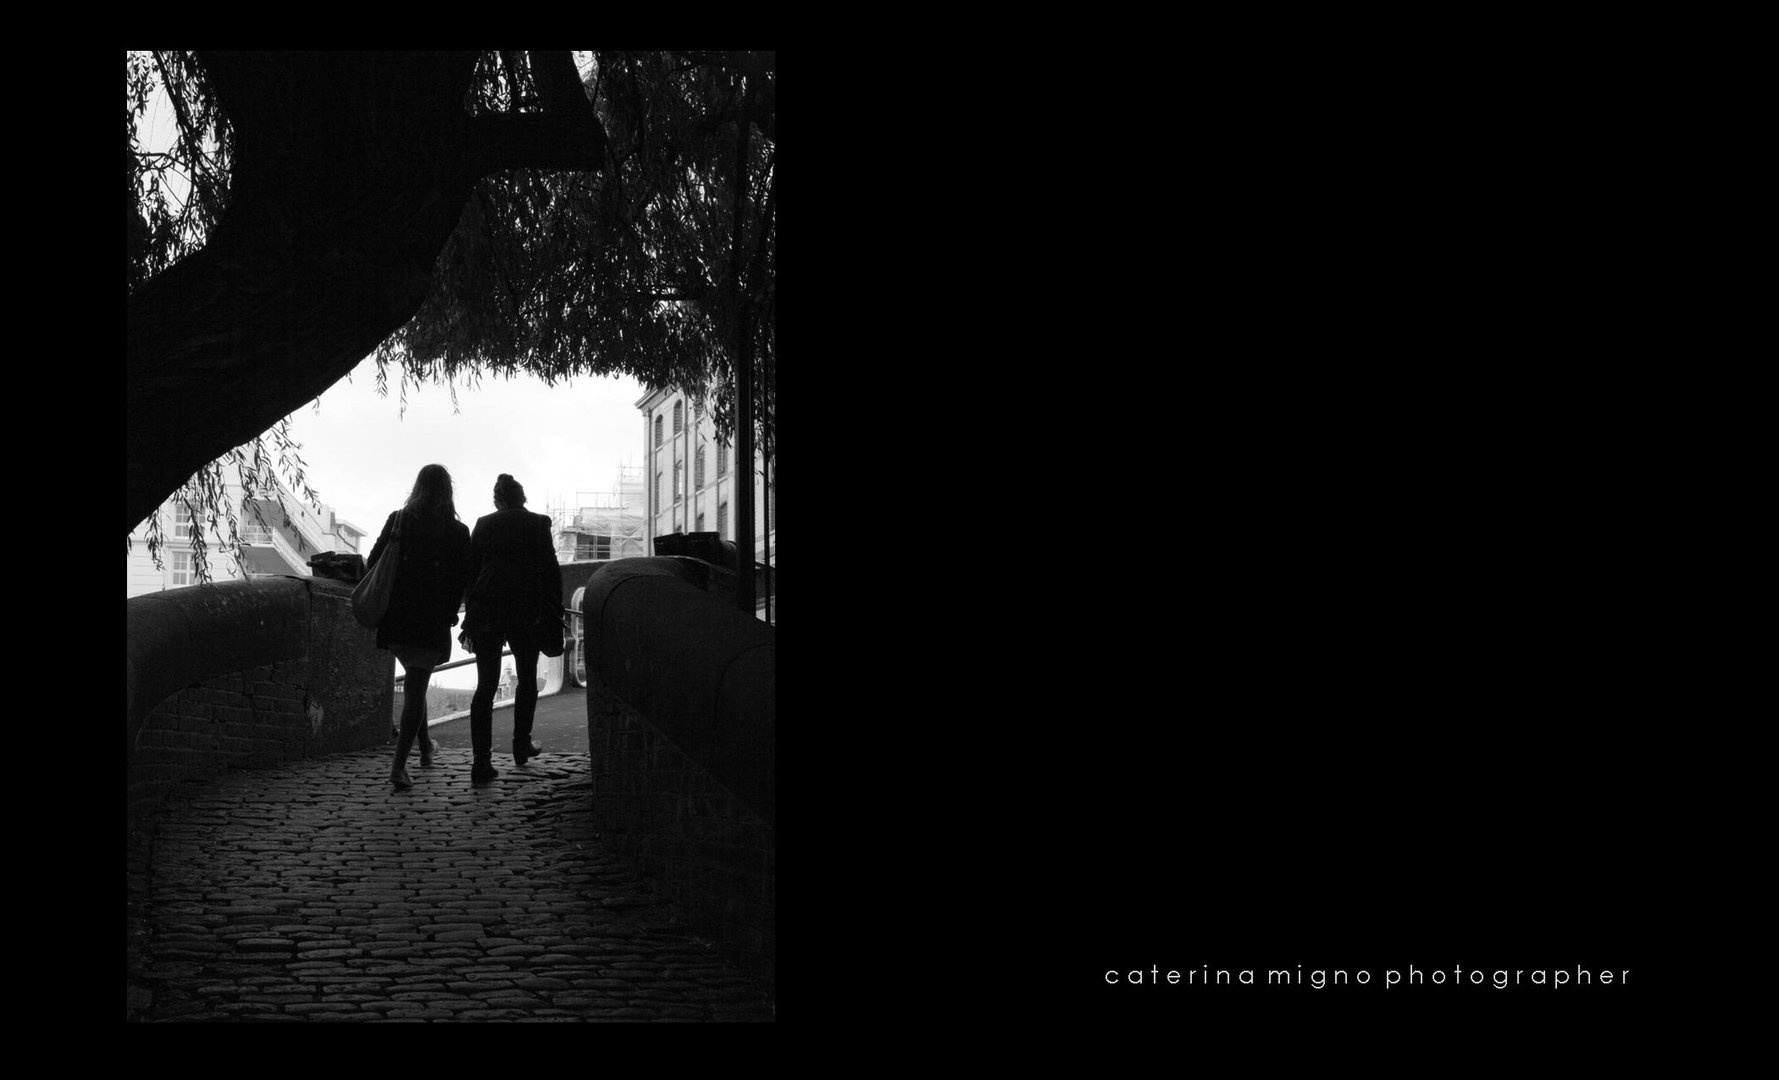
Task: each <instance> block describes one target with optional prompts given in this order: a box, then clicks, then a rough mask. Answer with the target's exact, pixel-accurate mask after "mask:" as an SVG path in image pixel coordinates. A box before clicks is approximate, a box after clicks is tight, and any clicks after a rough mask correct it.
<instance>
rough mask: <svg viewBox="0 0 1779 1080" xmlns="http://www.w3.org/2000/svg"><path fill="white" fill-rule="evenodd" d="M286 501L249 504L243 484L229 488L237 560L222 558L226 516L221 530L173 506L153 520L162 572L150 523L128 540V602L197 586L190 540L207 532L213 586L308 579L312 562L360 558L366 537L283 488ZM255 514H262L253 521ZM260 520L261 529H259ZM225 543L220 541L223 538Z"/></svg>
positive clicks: (221, 517)
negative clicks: (323, 557) (333, 556)
mask: <svg viewBox="0 0 1779 1080" xmlns="http://www.w3.org/2000/svg"><path fill="white" fill-rule="evenodd" d="M278 491H279V495H280V497H281V498H282V499H283V500H284V506H283V508H282V509H281V508H280V507H279V505H278V500H276V499H272V498H269V497H261V496H254V497H251V498H249V497H248V496H247V493H246V491H245V490H244V489H243V488H242V487H241V486H240V485H238V484H230V485H229V486H228V488H227V490H226V494H225V496H224V497H225V498H226V499H227V500H228V503H229V506H230V508H232V509H233V510H234V513H235V520H236V522H237V526H238V529H239V531H240V535H241V551H240V555H239V557H238V558H237V557H235V556H233V555H231V554H230V553H228V552H226V551H224V550H223V544H224V543H225V541H226V540H227V532H228V524H227V514H226V513H223V512H222V510H221V508H219V509H218V514H217V529H212V528H211V527H210V526H209V524H208V523H207V522H204V521H195V522H194V521H193V520H192V519H191V516H190V515H189V514H188V513H187V512H186V509H185V508H184V507H183V506H176V505H175V504H174V501H173V500H171V499H169V500H168V501H167V502H165V503H163V504H162V505H161V508H160V509H159V510H157V511H155V513H156V514H157V515H158V516H159V518H160V522H161V537H162V539H163V540H164V541H165V546H164V547H163V548H162V549H161V564H162V565H161V566H160V567H158V568H157V567H156V566H155V564H154V557H153V556H152V555H151V554H150V553H149V550H148V522H147V521H146V520H145V521H143V522H142V524H140V525H138V526H136V528H135V530H134V531H132V532H131V533H130V551H129V566H128V573H127V576H128V590H129V593H128V594H129V595H130V596H140V595H142V594H144V593H151V592H159V591H161V590H162V589H177V588H181V587H183V586H186V585H195V584H197V573H196V569H195V567H194V565H193V556H192V533H193V531H194V530H202V533H203V540H204V554H205V560H206V562H207V563H208V565H209V568H210V580H212V581H218V582H220V581H238V580H240V579H242V578H255V577H267V576H271V575H280V574H294V575H297V576H300V577H308V576H310V570H309V559H310V558H311V557H312V556H314V555H315V554H316V553H318V552H322V551H342V552H357V553H359V554H363V552H361V551H359V545H360V543H361V542H362V541H363V540H364V538H365V536H366V533H365V531H364V530H363V529H361V528H359V527H358V526H357V525H354V524H353V523H352V522H350V521H347V520H346V519H345V518H342V517H339V516H338V515H336V514H335V513H334V511H333V508H332V507H330V506H325V505H324V506H322V508H321V510H320V512H319V513H318V512H316V511H315V510H313V509H311V508H310V507H309V506H308V505H306V504H305V503H304V502H303V501H302V500H301V499H298V498H297V497H296V496H294V495H292V494H291V493H290V492H289V491H287V490H285V489H284V487H283V485H282V484H280V485H279V489H278ZM256 511H257V513H256ZM262 518H263V521H262ZM219 530H220V531H221V532H222V534H223V535H222V536H218V535H217V532H218V531H219Z"/></svg>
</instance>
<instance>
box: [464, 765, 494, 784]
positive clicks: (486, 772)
mask: <svg viewBox="0 0 1779 1080" xmlns="http://www.w3.org/2000/svg"><path fill="white" fill-rule="evenodd" d="M499 775H500V770H499V769H497V768H495V767H494V766H492V765H490V764H488V763H487V762H486V761H478V762H476V763H475V764H474V765H472V766H471V767H470V770H469V779H470V782H471V783H472V784H486V783H487V782H488V781H490V780H493V779H494V778H495V777H497V776H499Z"/></svg>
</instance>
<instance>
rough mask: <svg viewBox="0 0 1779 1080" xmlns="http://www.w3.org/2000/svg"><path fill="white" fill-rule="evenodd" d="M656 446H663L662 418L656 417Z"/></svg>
mask: <svg viewBox="0 0 1779 1080" xmlns="http://www.w3.org/2000/svg"><path fill="white" fill-rule="evenodd" d="M655 445H656V446H660V445H661V417H660V416H656V417H655Z"/></svg>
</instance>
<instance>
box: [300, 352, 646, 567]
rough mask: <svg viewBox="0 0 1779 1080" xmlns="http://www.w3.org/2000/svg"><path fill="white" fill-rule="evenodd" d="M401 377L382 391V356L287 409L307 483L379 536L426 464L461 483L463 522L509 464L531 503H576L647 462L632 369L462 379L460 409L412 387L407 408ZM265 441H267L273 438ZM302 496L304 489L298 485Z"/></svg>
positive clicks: (471, 521) (489, 508)
mask: <svg viewBox="0 0 1779 1080" xmlns="http://www.w3.org/2000/svg"><path fill="white" fill-rule="evenodd" d="M397 378H398V376H397V374H396V372H395V371H393V370H391V372H390V386H389V395H388V396H387V397H379V396H378V395H377V382H376V365H375V363H373V362H372V361H370V360H368V359H367V360H365V361H364V362H362V363H360V364H359V366H358V367H357V368H356V369H355V370H354V371H353V372H352V375H351V376H350V379H341V380H340V381H339V382H337V383H335V384H334V385H333V386H331V387H329V388H328V390H327V392H326V393H324V394H322V395H321V397H320V399H319V401H320V408H319V410H317V408H316V406H315V404H314V403H311V404H309V405H305V406H303V407H302V408H300V409H298V410H297V411H296V412H295V413H293V414H292V415H291V425H290V429H291V435H292V436H293V437H294V438H295V439H296V441H297V442H298V443H300V444H302V445H301V449H300V450H298V451H297V452H298V454H299V455H300V456H301V457H302V459H303V463H304V471H305V473H306V475H307V479H308V482H309V486H310V487H312V488H314V489H315V493H316V495H317V497H319V498H320V500H321V501H322V503H324V504H325V505H328V506H332V507H333V508H334V510H335V512H336V513H338V514H339V515H340V516H341V517H343V518H345V519H346V520H348V521H350V522H352V523H353V524H354V525H357V526H358V527H360V528H361V529H365V530H366V531H368V532H370V533H371V534H372V535H371V538H370V539H368V540H366V541H365V542H364V543H363V544H362V545H361V552H360V553H361V554H367V555H368V554H369V553H370V545H371V544H372V543H374V542H375V539H376V533H377V532H378V531H379V530H380V529H381V528H382V526H383V519H384V518H385V517H387V516H388V514H389V512H390V511H391V510H394V509H396V508H397V507H398V506H400V505H401V503H402V501H403V500H405V499H406V498H407V497H408V492H409V491H410V490H412V489H413V486H414V477H415V475H416V474H417V473H419V471H420V469H421V467H422V466H424V465H430V464H434V463H437V464H440V465H443V466H444V467H445V468H446V469H448V470H450V472H451V478H452V480H453V481H455V483H456V500H457V515H458V517H460V518H462V519H463V521H464V524H466V525H469V526H471V527H472V528H473V527H474V526H475V522H476V519H477V518H478V517H481V516H482V515H483V514H488V513H492V512H493V511H494V496H493V491H494V478H495V477H497V476H499V475H500V474H501V473H503V472H505V473H512V474H513V478H514V479H516V480H518V481H519V482H520V483H521V484H523V485H525V495H526V499H527V502H526V509H528V510H535V511H537V512H539V513H543V512H544V511H546V510H547V509H549V508H550V507H552V506H578V505H580V504H579V502H578V501H576V495H577V493H579V492H590V493H600V492H611V491H616V490H617V479H618V467H619V466H620V465H641V464H643V462H644V460H645V459H644V456H643V454H644V441H643V420H642V413H641V412H640V411H638V409H637V407H636V403H637V402H638V401H640V400H641V399H642V397H643V394H644V393H645V391H644V389H643V387H642V384H641V383H639V382H637V381H636V380H635V379H631V378H627V377H626V378H576V379H574V380H572V381H570V382H567V383H563V382H558V383H557V384H556V385H555V386H554V387H548V386H545V385H544V383H543V380H541V379H537V378H532V377H519V378H514V379H511V380H506V379H500V378H492V379H490V378H484V379H483V380H482V381H481V383H480V384H479V385H477V386H474V387H466V386H462V385H459V386H458V388H457V406H456V411H455V412H453V409H452V403H451V394H450V391H449V389H448V388H446V387H443V386H435V385H433V384H430V383H428V384H426V385H423V386H421V387H419V388H417V389H416V388H415V387H413V386H410V387H409V388H408V403H407V409H406V412H405V413H404V412H403V411H402V407H401V403H400V398H399V391H398V388H397V385H396V381H397ZM268 449H271V446H270V443H269V442H268ZM298 494H299V495H300V494H301V493H300V492H299V493H298Z"/></svg>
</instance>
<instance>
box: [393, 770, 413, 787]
mask: <svg viewBox="0 0 1779 1080" xmlns="http://www.w3.org/2000/svg"><path fill="white" fill-rule="evenodd" d="M389 782H390V783H392V784H394V785H395V790H397V791H406V790H407V789H409V788H411V787H413V786H414V781H412V780H409V779H408V770H406V769H397V770H395V772H393V773H391V774H390V775H389Z"/></svg>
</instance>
